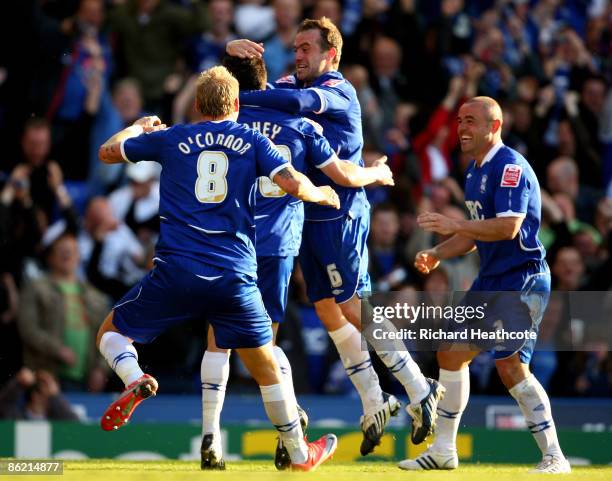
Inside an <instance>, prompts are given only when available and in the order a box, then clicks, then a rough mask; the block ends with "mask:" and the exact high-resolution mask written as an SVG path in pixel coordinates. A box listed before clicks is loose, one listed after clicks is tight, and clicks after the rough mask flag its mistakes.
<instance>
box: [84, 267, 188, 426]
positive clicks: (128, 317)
mask: <svg viewBox="0 0 612 481" xmlns="http://www.w3.org/2000/svg"><path fill="white" fill-rule="evenodd" d="M194 279H197V277H195V276H194V275H193V274H191V273H189V272H186V271H183V270H180V269H174V268H172V267H170V266H168V265H166V264H161V265H159V266H156V267H155V268H154V269H152V270H151V271H150V272H149V273H148V274H147V275H146V276H145V277H143V279H142V280H141V281H140V282H139V283H138V284H136V285H135V286H134V287H133V288H132V289H130V290H129V291H128V292H127V293H126V294H125V296H124V297H123V298H122V299H121V300H120V301H119V302H118V303H117V304H116V305H115V307H114V308H113V310H112V311H111V313H110V314H109V316H108V317H107V318H106V319H105V321H104V322H103V324H102V326H100V329H99V331H98V336H97V339H96V342H97V346H98V349H99V350H100V353H101V354H102V356H103V357H104V358H105V359H106V361H107V362H108V364H109V366H110V367H111V369H113V371H115V373H117V375H118V376H119V377H120V378H121V380H122V381H123V383H124V384H125V386H126V389H125V391H124V392H123V393H122V395H121V396H120V397H119V398H118V399H117V400H116V401H114V402H113V403H112V404H111V405H110V406H109V407H108V408H107V410H106V411H105V413H104V415H103V416H102V419H101V426H102V428H103V429H104V430H112V429H118V428H120V427H121V426H123V424H125V423H126V422H127V421H128V420H129V419H130V417H131V415H132V413H133V411H134V409H135V408H136V407H137V406H138V405H139V404H140V403H141V402H142V401H143V400H144V399H146V398H148V397H150V396H153V395H155V393H156V392H157V389H158V385H157V381H156V380H155V379H154V378H152V377H151V376H149V375H147V374H144V373H143V372H142V370H141V369H140V366H139V365H138V353H137V352H136V349H135V348H134V346H133V345H132V340H135V341H138V342H141V343H148V342H151V341H152V340H153V339H155V338H156V337H157V336H158V335H159V334H161V333H162V332H164V331H165V330H166V329H167V328H168V327H170V326H172V325H174V324H177V323H180V322H183V321H185V320H187V319H189V307H190V306H189V302H190V301H191V299H190V298H189V296H188V295H187V294H185V293H186V292H188V284H189V283H190V282H193V280H194ZM178 306H181V307H180V308H179V307H178ZM178 309H181V310H184V311H185V312H181V311H178Z"/></svg>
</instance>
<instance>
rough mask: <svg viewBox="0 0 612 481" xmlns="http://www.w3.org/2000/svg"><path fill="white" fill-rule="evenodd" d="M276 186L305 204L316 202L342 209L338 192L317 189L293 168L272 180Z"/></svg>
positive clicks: (325, 187)
mask: <svg viewBox="0 0 612 481" xmlns="http://www.w3.org/2000/svg"><path fill="white" fill-rule="evenodd" d="M272 180H273V181H274V183H275V184H276V185H278V186H279V187H280V188H281V189H283V190H284V191H285V192H287V194H289V195H292V196H293V197H297V198H298V199H300V200H303V201H304V202H314V203H316V204H320V205H328V206H331V207H335V208H336V209H339V208H340V199H339V198H338V194H336V191H334V189H332V188H331V187H329V186H326V185H323V186H321V187H316V186H315V185H313V183H312V182H310V179H309V178H308V177H306V176H305V175H304V174H302V173H300V172H298V171H297V170H295V169H294V168H293V167H291V166H287V167H285V168H283V169H282V170H280V171H279V172H278V173H277V174H276V175H275V176H274V178H273V179H272Z"/></svg>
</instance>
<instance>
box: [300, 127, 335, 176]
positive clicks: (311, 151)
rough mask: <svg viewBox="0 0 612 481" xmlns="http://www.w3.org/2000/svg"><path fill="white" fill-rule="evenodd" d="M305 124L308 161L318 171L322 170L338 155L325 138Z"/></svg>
mask: <svg viewBox="0 0 612 481" xmlns="http://www.w3.org/2000/svg"><path fill="white" fill-rule="evenodd" d="M304 123H305V127H304V128H303V130H304V137H305V140H306V145H307V147H308V150H307V152H308V155H307V160H308V161H309V162H310V163H311V164H312V165H314V166H315V167H317V168H318V169H322V168H323V167H325V166H326V165H328V164H330V163H331V162H333V161H334V160H336V158H337V156H336V153H335V152H334V150H333V149H332V148H331V145H329V142H328V141H327V139H326V138H325V137H323V136H322V135H321V134H320V133H319V132H317V130H316V129H315V128H314V127H313V126H312V125H310V124H309V123H307V122H304Z"/></svg>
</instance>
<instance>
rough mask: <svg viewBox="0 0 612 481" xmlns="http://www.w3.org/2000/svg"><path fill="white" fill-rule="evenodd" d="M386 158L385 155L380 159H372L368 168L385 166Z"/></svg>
mask: <svg viewBox="0 0 612 481" xmlns="http://www.w3.org/2000/svg"><path fill="white" fill-rule="evenodd" d="M387 160H388V159H387V156H386V155H381V156H380V157H378V158H377V159H374V160H373V161H372V162H371V163H370V166H371V167H378V166H379V165H387Z"/></svg>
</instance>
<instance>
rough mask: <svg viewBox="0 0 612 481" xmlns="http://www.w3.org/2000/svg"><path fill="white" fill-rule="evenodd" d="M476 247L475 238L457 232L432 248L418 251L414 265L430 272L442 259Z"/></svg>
mask: <svg viewBox="0 0 612 481" xmlns="http://www.w3.org/2000/svg"><path fill="white" fill-rule="evenodd" d="M474 249H476V242H475V241H474V239H470V238H469V237H464V236H462V235H459V234H455V235H454V236H452V237H451V238H450V239H447V240H445V241H444V242H441V243H440V244H438V245H437V246H435V247H433V248H431V249H427V250H424V251H421V252H417V255H416V256H415V259H414V266H415V267H416V268H417V269H418V270H419V271H420V272H422V273H423V274H429V273H430V272H431V271H433V270H434V269H435V268H436V267H438V265H440V261H442V260H445V259H451V258H452V257H458V256H463V255H465V254H469V253H470V252H472V251H473V250H474Z"/></svg>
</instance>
